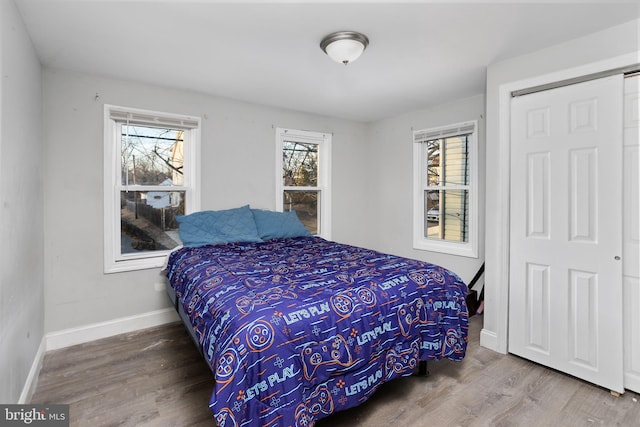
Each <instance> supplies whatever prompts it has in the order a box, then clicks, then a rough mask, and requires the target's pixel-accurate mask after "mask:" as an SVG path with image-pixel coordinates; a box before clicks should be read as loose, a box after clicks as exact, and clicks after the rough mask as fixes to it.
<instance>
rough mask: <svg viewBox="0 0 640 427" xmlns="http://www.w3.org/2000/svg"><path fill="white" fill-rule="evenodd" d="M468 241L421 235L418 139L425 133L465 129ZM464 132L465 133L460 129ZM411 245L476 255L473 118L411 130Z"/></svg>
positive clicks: (421, 166)
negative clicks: (467, 146) (470, 129)
mask: <svg viewBox="0 0 640 427" xmlns="http://www.w3.org/2000/svg"><path fill="white" fill-rule="evenodd" d="M471 126H473V132H472V133H471V134H470V135H469V160H470V165H469V168H470V172H469V178H470V181H471V182H470V184H469V210H470V212H469V241H468V242H449V241H445V240H440V239H429V238H426V237H425V236H424V223H425V218H424V215H425V210H424V200H423V198H424V194H423V182H422V180H423V179H424V170H425V168H426V165H425V164H424V162H425V161H426V159H425V156H424V155H423V150H424V143H423V142H416V141H420V140H421V139H422V137H424V135H425V134H428V135H429V136H430V137H431V136H432V137H431V138H430V139H436V138H438V137H443V136H447V137H449V136H455V135H460V134H461V133H459V132H458V130H464V129H469V128H470V127H471ZM463 133H466V132H463ZM413 142H414V144H413V248H414V249H418V250H423V251H432V252H440V253H445V254H451V255H459V256H464V257H469V258H478V227H479V224H478V122H477V120H472V121H467V122H462V123H456V124H452V125H447V126H441V127H437V128H429V129H421V130H418V131H414V132H413Z"/></svg>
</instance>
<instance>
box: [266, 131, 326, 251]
mask: <svg viewBox="0 0 640 427" xmlns="http://www.w3.org/2000/svg"><path fill="white" fill-rule="evenodd" d="M285 139H286V140H287V141H295V142H299V143H304V144H316V145H317V146H318V183H317V186H308V187H307V186H285V185H284V182H283V177H282V168H283V164H282V149H283V142H284V141H285ZM331 140H332V135H331V134H330V133H323V132H314V131H306V130H296V129H286V128H276V162H275V165H276V177H275V178H276V187H275V188H276V201H275V202H276V211H278V212H282V211H283V210H284V208H283V204H284V203H283V202H284V192H285V191H318V192H319V197H318V200H319V204H320V206H319V209H318V214H319V216H320V218H319V220H318V228H319V230H320V232H319V233H318V234H316V235H317V236H319V237H322V238H324V239H331Z"/></svg>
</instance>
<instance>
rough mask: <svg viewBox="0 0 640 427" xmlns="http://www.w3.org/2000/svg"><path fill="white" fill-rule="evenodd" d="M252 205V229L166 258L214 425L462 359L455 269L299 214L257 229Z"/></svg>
mask: <svg viewBox="0 0 640 427" xmlns="http://www.w3.org/2000/svg"><path fill="white" fill-rule="evenodd" d="M243 208H245V207H243ZM246 209H248V207H246ZM249 212H250V213H252V215H253V216H252V218H253V219H254V226H255V230H256V233H255V236H253V231H252V232H251V233H250V234H251V236H250V237H242V238H240V240H243V241H228V240H229V239H232V240H236V239H238V237H237V235H234V233H231V234H232V237H225V238H223V239H221V240H223V242H222V243H218V242H217V240H216V239H211V238H205V239H203V240H204V241H205V242H204V244H203V241H196V242H195V244H193V242H191V243H192V244H190V245H185V247H181V248H178V249H176V250H174V251H173V252H172V253H171V254H170V255H169V257H168V263H167V268H166V274H167V277H168V292H169V295H170V296H171V299H172V301H173V303H174V304H175V306H176V309H177V310H178V313H179V314H180V317H181V318H182V320H183V322H184V323H185V325H186V326H187V329H188V330H189V332H190V334H191V336H192V338H193V339H194V342H195V343H196V345H197V346H198V348H199V350H200V351H201V353H202V355H203V357H204V358H205V360H206V361H207V364H208V365H209V366H210V368H211V370H212V372H213V374H214V384H213V393H212V396H211V400H210V405H209V406H210V408H211V411H212V412H213V415H214V417H215V420H216V422H217V424H218V425H219V426H220V427H223V426H224V427H229V426H300V427H303V426H304V427H308V426H312V425H314V423H315V421H317V420H319V419H321V418H324V417H327V416H329V415H330V414H332V413H334V412H337V411H341V410H344V409H347V408H350V407H353V406H357V405H359V404H361V403H362V402H364V401H365V400H367V399H368V398H369V397H370V396H371V395H372V394H373V393H374V392H375V391H376V389H377V388H378V387H379V386H380V385H381V384H383V383H384V382H386V381H389V380H392V379H394V378H397V377H401V376H406V375H411V374H412V373H413V372H414V370H415V369H416V367H417V365H418V363H419V362H420V361H431V360H439V359H443V358H447V359H451V360H456V361H459V360H462V358H463V357H464V355H465V351H466V343H467V331H468V314H467V308H466V304H465V296H466V293H467V287H466V285H465V284H464V283H463V282H462V280H460V278H459V277H458V276H457V275H456V274H454V273H453V272H451V271H449V270H447V269H445V268H442V267H439V266H437V265H433V264H429V263H426V262H421V261H416V260H412V259H407V258H402V257H398V256H393V255H389V254H384V253H380V252H376V251H373V250H368V249H364V248H360V247H355V246H350V245H346V244H341V243H337V242H332V241H328V240H324V239H322V238H320V237H316V236H311V235H309V234H308V233H307V232H306V230H304V231H303V229H304V227H302V228H300V227H301V225H300V224H296V227H297V228H296V230H297V231H296V232H294V233H289V232H285V233H282V232H280V233H265V228H264V225H265V224H266V223H263V224H262V226H263V227H262V228H261V221H259V220H258V216H259V215H258V214H256V213H255V212H256V211H255V210H249ZM278 214H281V213H278ZM192 215H193V214H192ZM294 215H295V213H294ZM265 216H267V217H270V218H275V217H276V216H274V215H272V213H268V214H265ZM187 217H189V216H187ZM185 218H186V217H185ZM295 220H296V221H297V218H296V219H295ZM270 221H271V220H270ZM271 222H273V221H271ZM285 222H287V223H295V221H288V220H287V221H285ZM187 223H188V221H186V220H185V219H184V218H183V222H181V224H180V227H181V231H180V233H181V238H183V237H184V238H183V242H184V241H185V239H186V240H187V241H190V239H189V238H188V237H187V234H188V233H187V232H186V231H185V232H184V236H183V229H184V230H186V229H187V228H188V227H187ZM195 223H199V222H198V221H195ZM211 223H219V221H218V220H216V221H211V222H209V223H207V224H205V225H202V224H199V226H198V227H197V228H198V229H199V230H200V231H198V233H200V232H201V231H202V230H204V229H208V228H209V227H211ZM218 225H219V224H218ZM243 227H244V226H239V228H240V229H242V230H243V231H242V232H243V233H244V228H243ZM269 228H270V229H273V227H272V226H270V227H269ZM285 229H286V230H288V228H286V227H285ZM198 233H196V234H198ZM200 234H201V233H200ZM236 234H237V233H236ZM273 235H275V236H276V237H273ZM256 236H257V237H256ZM196 240H197V239H196ZM207 242H209V243H207ZM211 242H213V243H211Z"/></svg>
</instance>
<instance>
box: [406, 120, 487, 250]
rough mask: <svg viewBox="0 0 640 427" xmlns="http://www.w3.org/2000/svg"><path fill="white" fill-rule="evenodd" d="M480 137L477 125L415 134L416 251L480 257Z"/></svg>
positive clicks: (448, 127)
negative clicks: (478, 163)
mask: <svg viewBox="0 0 640 427" xmlns="http://www.w3.org/2000/svg"><path fill="white" fill-rule="evenodd" d="M476 133H477V122H476V121H470V122H464V123H458V124H454V125H449V126H444V127H438V128H431V129H422V130H418V131H414V132H413V141H414V151H413V156H414V202H413V203H414V231H413V234H414V248H415V249H421V250H429V251H435V252H443V253H449V254H453V255H461V256H468V257H474V258H477V256H478V209H477V206H478V201H477V186H478V165H477V154H478V153H477V151H478V149H477V146H478V144H477V134H476Z"/></svg>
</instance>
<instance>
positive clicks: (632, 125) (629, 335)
mask: <svg viewBox="0 0 640 427" xmlns="http://www.w3.org/2000/svg"><path fill="white" fill-rule="evenodd" d="M624 86H625V90H624V91H625V97H624V117H625V119H624V156H623V157H624V167H623V171H624V196H623V199H624V204H623V206H624V209H623V212H624V213H623V217H624V221H623V233H622V236H623V237H622V240H623V251H622V252H623V258H622V259H623V266H624V270H623V275H624V291H623V292H624V350H625V351H624V386H625V388H628V389H629V390H633V391H635V392H638V393H640V207H639V205H640V173H639V172H638V171H639V170H640V149H639V148H640V134H639V133H638V127H639V126H640V76H636V77H630V78H627V79H625V85H624Z"/></svg>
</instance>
